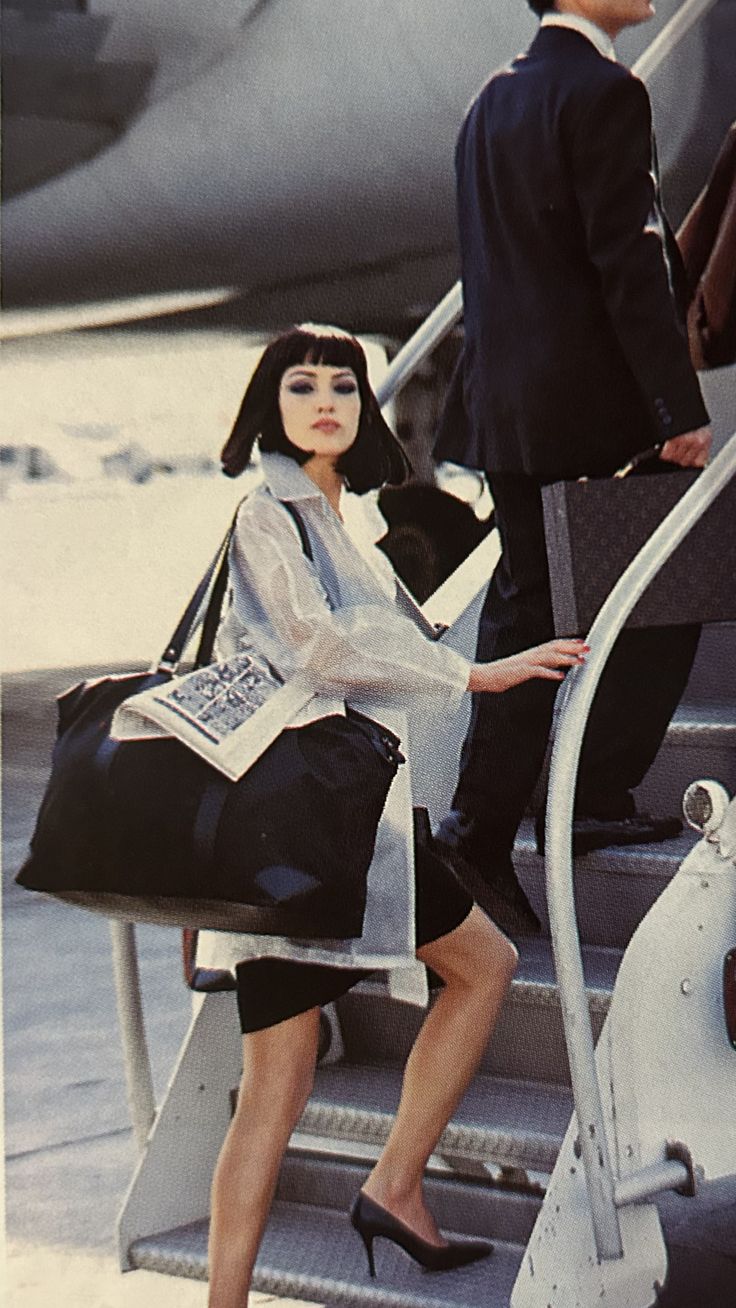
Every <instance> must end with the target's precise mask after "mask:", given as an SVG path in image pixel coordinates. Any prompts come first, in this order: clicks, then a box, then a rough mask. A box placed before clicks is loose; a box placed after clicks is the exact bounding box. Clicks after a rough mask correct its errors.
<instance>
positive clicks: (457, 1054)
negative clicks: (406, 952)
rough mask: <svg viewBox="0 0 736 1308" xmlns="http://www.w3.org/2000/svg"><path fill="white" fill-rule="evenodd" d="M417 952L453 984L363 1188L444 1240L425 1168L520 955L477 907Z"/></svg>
mask: <svg viewBox="0 0 736 1308" xmlns="http://www.w3.org/2000/svg"><path fill="white" fill-rule="evenodd" d="M417 952H418V957H419V958H421V960H422V962H424V963H426V964H427V965H428V966H429V967H431V968H432V970H433V971H435V972H437V973H438V974H439V975H440V976H441V977H442V980H443V981H444V982H445V985H444V987H443V989H442V990H441V991H440V993H439V994H438V996H437V998H436V1000H435V1002H434V1004H433V1006H432V1008H431V1010H430V1012H429V1013H428V1014H427V1017H426V1018H425V1020H424V1023H423V1025H422V1028H421V1030H420V1032H419V1035H418V1036H417V1038H416V1040H415V1042H414V1046H413V1048H412V1051H411V1054H410V1055H409V1060H408V1062H407V1064H406V1070H405V1072H404V1081H403V1086H402V1091H401V1100H400V1102H399V1108H398V1112H397V1114H396V1119H395V1121H394V1125H393V1127H392V1129H391V1133H390V1135H389V1138H388V1140H387V1142H386V1146H385V1148H384V1150H383V1152H382V1153H381V1156H380V1158H379V1160H378V1162H377V1163H376V1166H375V1167H374V1168H373V1171H372V1172H371V1174H370V1176H369V1177H368V1180H367V1181H366V1183H365V1185H364V1186H363V1192H364V1193H365V1194H367V1195H368V1196H369V1197H370V1198H371V1199H373V1200H374V1201H375V1202H376V1203H377V1204H380V1205H381V1207H383V1208H387V1209H388V1210H389V1212H391V1213H393V1215H394V1216H395V1217H397V1218H399V1220H400V1221H402V1222H404V1223H405V1224H406V1225H407V1226H409V1227H410V1228H411V1229H412V1230H413V1231H415V1232H416V1234H417V1235H419V1236H420V1237H421V1238H422V1239H424V1240H429V1241H431V1242H432V1243H434V1244H444V1243H445V1241H444V1240H443V1239H442V1237H441V1236H440V1234H439V1231H438V1229H437V1225H436V1223H435V1221H434V1218H433V1217H432V1215H431V1213H430V1212H429V1211H428V1209H427V1208H426V1207H425V1204H424V1196H423V1192H422V1182H423V1178H424V1169H425V1167H426V1164H427V1160H428V1158H429V1156H430V1154H431V1153H432V1151H433V1150H434V1148H435V1146H436V1144H437V1141H438V1140H439V1137H440V1136H441V1134H442V1132H443V1131H444V1129H445V1127H446V1125H447V1123H448V1121H449V1120H450V1117H451V1116H452V1113H453V1111H454V1109H455V1108H456V1107H457V1104H458V1103H459V1102H460V1100H461V1099H462V1096H463V1095H464V1093H465V1091H466V1090H467V1088H468V1085H469V1084H470V1081H471V1079H472V1077H473V1074H474V1073H475V1071H476V1068H477V1066H478V1063H479V1062H480V1059H481V1056H482V1054H483V1051H484V1049H485V1047H486V1044H487V1042H488V1040H489V1037H490V1035H491V1032H492V1030H493V1028H494V1026H495V1023H496V1019H497V1017H498V1014H499V1010H500V1008H501V1004H502V1003H503V1000H504V997H505V995H506V992H507V990H508V988H509V985H510V983H511V979H512V977H513V975H514V972H515V970H516V965H517V962H518V954H517V952H516V949H515V948H514V946H513V945H512V943H511V941H510V940H507V938H506V936H504V935H503V934H502V932H501V931H499V930H498V928H497V927H496V926H494V924H493V923H492V922H491V921H490V919H489V918H487V917H486V915H485V913H483V912H482V911H481V909H479V908H477V907H475V908H473V909H472V910H471V912H470V914H469V916H468V917H467V918H466V919H465V921H464V922H462V923H461V924H460V926H459V927H457V928H456V929H455V930H454V931H450V932H449V933H448V934H447V935H446V936H442V937H440V939H439V940H433V941H432V942H431V944H429V945H424V946H423V947H422V948H421V949H420V950H418V951H417Z"/></svg>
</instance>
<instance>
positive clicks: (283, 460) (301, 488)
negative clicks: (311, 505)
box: [261, 453, 324, 500]
mask: <svg viewBox="0 0 736 1308" xmlns="http://www.w3.org/2000/svg"><path fill="white" fill-rule="evenodd" d="M261 470H262V473H263V480H264V481H265V483H266V485H267V486H268V489H269V490H270V491H271V492H272V493H273V494H274V495H275V496H276V498H277V499H278V500H322V499H324V495H323V494H322V491H321V490H320V489H319V486H315V484H314V482H313V481H312V478H311V477H308V476H307V474H306V472H305V471H304V469H303V468H302V467H301V465H300V464H298V463H297V462H296V459H290V458H289V456H288V455H287V454H276V453H271V454H261Z"/></svg>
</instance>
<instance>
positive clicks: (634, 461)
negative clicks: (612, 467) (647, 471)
mask: <svg viewBox="0 0 736 1308" xmlns="http://www.w3.org/2000/svg"><path fill="white" fill-rule="evenodd" d="M662 446H663V442H662V441H660V442H659V444H658V445H650V446H648V448H647V449H646V450H640V451H639V453H638V454H634V455H633V457H632V458H630V459H629V461H628V463H625V464H624V466H623V468H619V469H618V471H617V472H614V474H613V476H614V477H616V478H618V479H619V480H621V478H622V477H628V475H629V473H630V472H633V471H634V468H638V467H639V465H640V464H642V463H648V462H649V460H650V459H658V458H659V456H660V454H661V452H662Z"/></svg>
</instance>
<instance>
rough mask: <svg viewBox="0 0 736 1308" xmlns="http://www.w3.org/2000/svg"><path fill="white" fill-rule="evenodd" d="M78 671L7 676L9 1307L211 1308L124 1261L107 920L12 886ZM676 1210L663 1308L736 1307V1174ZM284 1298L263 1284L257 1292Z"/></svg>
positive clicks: (125, 1122)
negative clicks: (57, 702)
mask: <svg viewBox="0 0 736 1308" xmlns="http://www.w3.org/2000/svg"><path fill="white" fill-rule="evenodd" d="M74 679H75V674H74V672H73V671H72V672H70V671H68V670H67V671H62V672H56V673H40V672H36V673H27V674H13V675H11V676H8V677H6V678H5V684H4V697H3V783H4V786H3V789H4V807H3V813H4V817H3V892H4V894H3V899H4V919H3V945H4V949H3V954H4V1009H5V1015H4V1046H5V1049H4V1052H5V1147H6V1221H7V1259H6V1266H5V1289H6V1294H5V1297H4V1299H3V1302H4V1303H5V1304H7V1305H8V1308H41V1305H43V1308H48V1306H49V1305H53V1308H67V1305H68V1306H69V1308H72V1305H73V1306H74V1308H128V1305H130V1306H131V1308H132V1306H133V1304H135V1305H136V1308H148V1305H150V1306H151V1308H153V1305H154V1304H155V1306H156V1308H169V1304H170V1305H171V1308H204V1304H205V1297H206V1290H205V1286H204V1285H203V1284H202V1283H197V1282H189V1281H182V1280H171V1279H169V1278H166V1277H161V1276H156V1275H155V1274H153V1273H149V1272H142V1271H136V1272H131V1273H127V1274H126V1275H124V1276H123V1275H121V1273H120V1272H119V1270H118V1263H117V1258H116V1236H115V1228H116V1218H117V1214H118V1212H119V1210H120V1207H121V1205H122V1201H123V1197H124V1194H125V1191H126V1188H127V1186H128V1183H129V1181H130V1178H131V1175H132V1171H133V1167H134V1164H135V1157H136V1154H135V1146H134V1142H133V1139H132V1134H131V1130H130V1125H129V1120H130V1119H129V1114H128V1108H127V1103H126V1097H125V1085H124V1074H123V1066H122V1058H121V1053H120V1045H119V1038H118V1030H117V1017H116V1011H115V999H114V992H113V982H112V969H111V965H110V953H109V943H108V941H109V934H108V927H107V924H106V922H105V921H104V919H102V918H98V917H95V916H93V915H92V914H90V913H86V912H83V911H81V910H77V909H72V908H69V907H67V906H65V905H62V904H59V903H57V902H55V901H53V900H46V899H43V898H41V897H38V898H37V897H36V896H34V895H32V894H29V893H28V892H26V891H23V890H21V889H19V888H18V887H17V886H15V885H14V884H13V875H14V873H15V871H16V870H17V868H18V866H19V865H20V862H21V861H22V858H23V855H24V851H25V849H26V845H27V841H28V837H29V835H30V832H31V830H32V825H33V821H34V818H35V814H36V811H37V808H38V804H39V802H40V799H41V795H42V793H43V787H44V783H45V775H46V771H47V768H48V760H49V755H50V746H51V741H52V739H53V732H54V724H55V709H54V704H53V700H54V695H55V694H57V693H58V692H59V691H60V690H62V689H64V688H65V687H66V686H68V685H69V684H70V683H71V682H72V681H73V680H74ZM138 939H139V950H140V964H141V978H142V986H143V998H144V1012H145V1015H146V1024H147V1034H148V1040H149V1046H150V1050H151V1058H152V1064H153V1073H154V1081H155V1090H156V1097H157V1100H160V1098H161V1097H162V1095H163V1092H164V1090H165V1086H166V1082H167V1079H168V1076H169V1073H170V1070H171V1068H172V1065H173V1061H174V1058H175V1055H176V1052H177V1050H178V1047H179V1044H180V1042H181V1039H182V1036H183V1034H184V1031H185V1029H186V1026H187V1023H188V1020H189V1016H190V1002H191V1001H190V996H189V994H188V992H187V990H186V989H185V987H184V985H183V984H182V981H181V979H180V964H179V933H178V932H177V931H174V930H167V929H164V928H156V927H143V928H139V930H138ZM735 1071H736V1064H735ZM735 1083H736V1082H735ZM735 1102H736V1101H735ZM703 1111H705V1112H707V1111H708V1106H707V1104H705V1105H703ZM662 1210H663V1212H664V1214H665V1229H666V1237H667V1241H668V1246H669V1250H670V1276H669V1280H668V1286H667V1289H666V1291H665V1294H664V1297H663V1299H662V1308H700V1306H701V1305H702V1308H735V1306H736V1187H735V1186H734V1185H733V1183H731V1182H723V1183H719V1184H716V1185H714V1186H711V1187H709V1188H708V1190H707V1192H704V1193H703V1195H702V1196H701V1198H700V1199H699V1200H698V1201H695V1202H694V1201H690V1200H686V1199H681V1198H679V1197H678V1196H676V1195H671V1196H669V1195H668V1196H667V1197H666V1198H665V1199H664V1200H663V1201H662ZM276 1302H279V1301H277V1300H274V1299H273V1297H270V1296H268V1295H265V1296H264V1295H256V1296H254V1297H253V1303H254V1304H255V1303H258V1304H261V1303H276ZM280 1302H281V1303H282V1308H285V1305H284V1301H280Z"/></svg>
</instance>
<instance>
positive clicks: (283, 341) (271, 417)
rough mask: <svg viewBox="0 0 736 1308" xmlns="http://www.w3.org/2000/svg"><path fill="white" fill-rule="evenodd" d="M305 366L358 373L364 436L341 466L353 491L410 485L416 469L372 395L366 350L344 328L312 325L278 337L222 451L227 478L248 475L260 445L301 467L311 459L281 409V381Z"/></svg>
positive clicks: (360, 427)
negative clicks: (288, 430) (298, 444)
mask: <svg viewBox="0 0 736 1308" xmlns="http://www.w3.org/2000/svg"><path fill="white" fill-rule="evenodd" d="M303 363H311V364H313V365H315V366H318V365H320V364H322V365H324V366H326V367H328V368H351V369H352V371H353V372H354V373H355V377H356V381H357V383H358V390H359V393H360V401H361V408H360V422H359V424H358V433H357V436H356V438H355V441H354V443H353V445H352V446H351V448H350V449H349V450H347V451H346V452H345V454H344V455H342V456H341V458H340V460H339V462H338V464H337V469H338V471H339V472H341V473H342V475H343V476H344V477H345V480H346V482H347V484H348V486H349V488H350V490H352V491H355V492H356V493H357V494H359V495H362V494H364V493H365V492H366V491H369V490H375V489H377V488H378V487H379V486H383V485H384V484H385V483H386V482H391V483H392V484H394V485H395V484H399V483H401V482H403V481H405V480H406V478H407V476H408V474H409V472H410V470H411V469H410V464H409V461H408V459H407V457H406V455H405V454H404V451H403V449H402V448H401V446H400V445H399V442H398V441H397V439H396V437H395V436H394V434H393V432H392V431H391V429H390V427H389V426H388V424H387V423H386V421H385V419H384V417H383V415H382V413H381V411H380V409H379V407H378V401H377V400H376V397H375V395H374V394H373V391H372V390H371V386H370V382H369V380H368V364H367V361H366V357H365V352H364V350H363V347H362V345H361V344H360V342H359V341H358V340H356V338H355V337H354V336H350V335H348V334H347V333H346V332H342V331H341V330H340V329H339V328H330V327H324V328H322V327H318V326H316V325H313V324H311V323H306V324H304V325H303V326H301V327H295V328H292V330H291V331H287V332H284V333H283V335H281V336H277V337H276V339H275V340H273V341H272V342H271V343H270V345H268V346H267V347H266V349H265V350H264V352H263V355H262V356H261V360H260V362H259V364H258V367H257V368H256V370H255V372H254V373H253V376H252V378H251V380H250V384H249V386H248V388H247V390H246V392H245V395H244V396H243V402H242V404H241V406H240V411H239V413H238V416H237V417H236V419H235V423H234V425H233V429H232V432H231V434H230V437H229V439H228V440H227V442H226V444H225V446H224V448H223V451H222V455H221V459H222V467H223V471H224V472H225V473H226V474H227V476H229V477H237V476H238V474H239V473H241V472H243V470H244V469H245V468H246V467H247V465H248V463H249V462H250V458H251V454H252V451H253V446H254V444H255V442H256V440H258V441H259V444H260V448H261V450H262V451H263V452H264V453H278V454H285V455H286V456H287V457H288V458H290V459H293V460H294V461H295V462H296V463H299V464H305V463H307V462H308V460H309V459H310V458H311V455H310V454H309V453H308V452H307V451H305V450H299V449H297V447H296V446H295V445H292V444H291V441H290V440H289V439H288V437H287V435H286V432H285V431H284V428H283V424H282V422H281V412H280V409H279V388H280V385H281V378H282V377H283V375H284V373H285V372H286V371H287V370H288V369H289V368H294V367H297V366H298V365H299V364H303Z"/></svg>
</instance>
